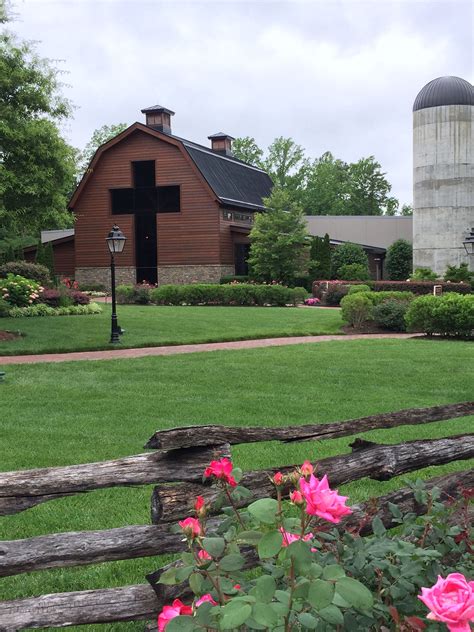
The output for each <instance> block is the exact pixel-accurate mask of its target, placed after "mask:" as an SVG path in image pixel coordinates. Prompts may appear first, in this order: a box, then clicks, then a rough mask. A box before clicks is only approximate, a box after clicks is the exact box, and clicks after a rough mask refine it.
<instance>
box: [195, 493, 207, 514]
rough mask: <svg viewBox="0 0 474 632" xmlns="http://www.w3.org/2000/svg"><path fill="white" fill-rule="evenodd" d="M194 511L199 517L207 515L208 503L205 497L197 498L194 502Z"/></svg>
mask: <svg viewBox="0 0 474 632" xmlns="http://www.w3.org/2000/svg"><path fill="white" fill-rule="evenodd" d="M194 511H195V512H196V514H197V515H198V516H205V515H206V501H205V500H204V497H203V496H197V498H196V500H195V502H194Z"/></svg>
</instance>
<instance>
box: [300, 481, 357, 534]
mask: <svg viewBox="0 0 474 632" xmlns="http://www.w3.org/2000/svg"><path fill="white" fill-rule="evenodd" d="M300 490H301V493H302V494H303V496H304V499H305V501H306V513H307V514H309V515H311V516H319V517H320V518H324V519H325V520H328V521H329V522H334V523H336V524H337V523H338V522H340V521H341V518H342V516H346V515H347V514H350V513H352V510H351V509H350V508H349V507H346V505H345V502H346V500H347V496H339V494H338V493H337V489H336V490H333V489H330V488H329V483H328V479H327V476H326V475H325V476H323V478H322V479H321V480H318V479H317V478H316V477H315V476H313V475H311V476H310V478H309V481H307V480H306V479H304V478H300Z"/></svg>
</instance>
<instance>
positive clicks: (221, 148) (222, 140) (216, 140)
mask: <svg viewBox="0 0 474 632" xmlns="http://www.w3.org/2000/svg"><path fill="white" fill-rule="evenodd" d="M208 139H209V140H210V141H211V149H212V151H216V152H217V153H219V154H224V156H232V141H233V140H235V138H233V137H232V136H229V134H224V132H218V133H217V134H211V136H208Z"/></svg>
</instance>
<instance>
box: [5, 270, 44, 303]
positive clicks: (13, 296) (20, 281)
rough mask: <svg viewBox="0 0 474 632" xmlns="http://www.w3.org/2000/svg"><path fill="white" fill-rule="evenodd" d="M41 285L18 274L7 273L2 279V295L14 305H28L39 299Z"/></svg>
mask: <svg viewBox="0 0 474 632" xmlns="http://www.w3.org/2000/svg"><path fill="white" fill-rule="evenodd" d="M41 290H42V288H41V286H40V284H39V283H37V282H36V281H32V280H31V279H25V277H22V276H19V275H18V274H7V277H6V278H5V279H0V296H1V297H2V298H3V299H4V300H5V301H7V303H10V305H12V306H14V307H26V306H28V305H30V304H31V303H34V302H35V301H36V300H38V298H39V296H40V293H41Z"/></svg>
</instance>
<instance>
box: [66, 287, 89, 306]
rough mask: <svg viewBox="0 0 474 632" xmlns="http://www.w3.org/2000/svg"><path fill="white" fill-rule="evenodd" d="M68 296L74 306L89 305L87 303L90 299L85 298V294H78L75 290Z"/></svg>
mask: <svg viewBox="0 0 474 632" xmlns="http://www.w3.org/2000/svg"><path fill="white" fill-rule="evenodd" d="M69 296H70V297H71V299H72V302H73V303H74V305H89V303H90V302H91V299H90V298H89V297H88V296H87V294H84V292H79V291H77V290H76V291H73V292H69Z"/></svg>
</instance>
